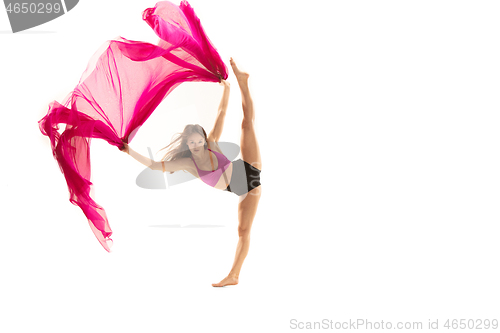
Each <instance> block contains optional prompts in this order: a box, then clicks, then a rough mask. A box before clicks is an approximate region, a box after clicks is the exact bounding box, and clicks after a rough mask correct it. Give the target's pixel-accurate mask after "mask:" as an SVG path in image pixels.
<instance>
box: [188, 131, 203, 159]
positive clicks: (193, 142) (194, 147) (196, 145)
mask: <svg viewBox="0 0 500 333" xmlns="http://www.w3.org/2000/svg"><path fill="white" fill-rule="evenodd" d="M187 145H188V147H189V150H191V153H192V154H194V155H196V154H200V153H203V150H204V147H203V146H204V145H205V138H204V137H203V136H202V135H200V134H198V133H193V134H191V135H190V136H189V137H188V139H187Z"/></svg>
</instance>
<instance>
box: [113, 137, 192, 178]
mask: <svg viewBox="0 0 500 333" xmlns="http://www.w3.org/2000/svg"><path fill="white" fill-rule="evenodd" d="M123 144H124V146H125V148H124V149H123V150H122V151H123V152H125V153H127V154H129V155H130V156H132V157H133V158H135V159H136V160H137V161H139V162H140V163H142V164H144V165H145V166H147V167H148V168H150V169H151V170H159V171H163V165H164V166H165V171H167V172H175V171H179V170H185V168H186V166H185V160H184V159H178V160H175V161H163V165H162V162H159V161H153V160H152V159H150V158H148V157H146V156H143V155H141V154H139V153H138V152H136V151H135V150H133V149H132V148H130V146H129V145H128V144H126V143H123Z"/></svg>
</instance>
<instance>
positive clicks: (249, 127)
mask: <svg viewBox="0 0 500 333" xmlns="http://www.w3.org/2000/svg"><path fill="white" fill-rule="evenodd" d="M230 63H231V67H232V68H233V72H234V75H235V76H236V79H237V80H238V85H239V87H240V90H241V97H242V106H243V122H242V125H241V139H240V146H241V157H242V159H240V160H237V161H234V162H231V161H229V160H228V159H227V158H226V157H225V156H224V155H223V154H222V151H221V150H220V148H219V146H218V144H217V142H218V141H219V138H220V136H221V134H222V129H223V127H224V118H225V116H226V109H227V105H228V100H229V83H228V82H227V81H225V80H222V81H221V85H223V86H224V93H223V96H222V100H221V103H220V106H219V112H218V115H217V118H216V120H215V125H214V127H213V129H212V130H211V131H210V133H209V135H208V137H207V135H206V132H205V130H204V129H203V128H202V127H201V126H200V125H187V126H186V127H185V128H184V131H183V132H182V134H181V135H180V136H179V137H178V138H177V139H176V140H174V141H173V142H171V143H170V144H169V145H168V146H166V147H165V148H168V147H171V148H170V149H169V151H168V152H167V154H166V155H165V156H164V158H163V159H162V162H157V161H152V160H151V159H149V158H147V157H145V156H143V155H141V154H139V153H137V152H136V151H134V150H132V149H131V148H130V147H129V146H128V145H127V144H126V143H124V145H125V146H124V149H123V151H125V152H127V153H128V154H129V155H130V156H132V157H133V158H135V159H136V160H137V161H139V162H141V163H142V164H144V165H146V166H147V167H149V168H151V169H152V170H162V171H163V172H165V171H168V172H170V173H173V172H174V171H179V170H186V171H188V172H189V173H191V174H193V175H194V176H195V177H198V178H200V179H201V180H202V181H203V182H205V183H206V184H208V185H210V186H212V187H214V188H216V189H221V190H225V191H230V192H233V193H235V194H236V195H238V196H239V197H240V199H239V203H238V236H239V240H238V245H237V247H236V255H235V258H234V263H233V266H232V268H231V270H230V272H229V274H228V275H227V277H225V278H224V279H222V280H221V281H220V282H219V283H213V284H212V286H214V287H223V286H226V285H235V284H238V279H239V275H240V270H241V266H242V265H243V261H244V260H245V257H246V256H247V253H248V249H249V246H250V228H251V227H252V222H253V219H254V217H255V214H256V212H257V206H258V203H259V200H260V196H261V191H262V186H261V185H260V171H261V170H262V162H261V158H260V151H259V145H258V143H257V138H256V135H255V130H254V119H255V114H254V109H253V102H252V98H251V97H250V91H249V89H248V77H249V75H248V74H247V73H244V72H242V71H240V70H239V69H238V67H237V66H236V64H235V63H234V61H233V59H232V58H231V60H230ZM165 148H163V149H165ZM248 194H249V195H248Z"/></svg>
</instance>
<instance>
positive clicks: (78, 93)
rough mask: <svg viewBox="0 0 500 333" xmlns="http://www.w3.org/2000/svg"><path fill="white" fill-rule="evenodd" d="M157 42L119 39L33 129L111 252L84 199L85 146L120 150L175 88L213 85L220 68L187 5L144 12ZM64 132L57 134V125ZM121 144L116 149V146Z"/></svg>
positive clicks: (103, 227)
mask: <svg viewBox="0 0 500 333" xmlns="http://www.w3.org/2000/svg"><path fill="white" fill-rule="evenodd" d="M142 18H143V20H145V21H146V22H147V23H148V24H149V26H150V27H151V28H152V29H153V30H154V32H155V33H156V34H157V35H158V37H160V40H159V42H158V45H153V44H150V43H145V42H140V41H132V40H127V39H125V38H122V37H119V38H117V39H115V40H110V41H107V42H106V43H105V44H104V45H103V46H102V47H101V48H100V49H99V50H98V51H97V52H96V53H95V54H94V55H93V56H92V58H91V59H90V61H89V64H88V66H87V69H86V70H85V72H84V73H83V75H82V78H81V79H80V82H79V84H78V85H77V86H76V88H75V89H74V91H73V92H71V93H70V94H69V95H68V96H67V97H66V99H65V100H64V102H63V103H62V104H60V103H58V102H57V101H53V102H52V103H50V105H49V111H48V112H47V115H46V116H45V117H43V118H42V119H41V120H40V121H39V122H38V123H39V127H40V130H41V132H42V133H43V134H44V135H46V136H48V137H49V138H50V142H51V146H52V153H53V155H54V158H55V159H56V160H57V162H58V164H59V167H60V169H61V171H62V173H63V174H64V177H65V178H66V182H67V184H68V189H69V194H70V199H69V200H70V202H71V203H73V204H74V205H78V206H79V207H80V208H81V209H82V211H83V212H84V213H85V216H86V217H87V219H88V221H89V224H90V228H91V229H92V231H93V232H94V234H95V236H96V237H97V239H98V240H99V242H100V243H101V245H102V246H103V247H104V249H106V251H108V252H110V251H111V249H110V248H111V246H112V244H113V241H112V239H111V238H110V236H111V234H112V231H111V228H110V226H109V223H108V219H107V216H106V212H105V211H104V209H103V208H102V207H101V206H99V205H98V204H97V203H96V202H95V201H94V200H93V199H92V198H91V197H90V186H91V185H93V183H92V182H90V174H91V169H90V150H89V148H90V140H91V138H100V139H103V140H106V141H107V142H108V143H109V144H111V145H114V146H116V147H118V148H119V149H123V147H124V145H123V142H126V143H129V142H131V141H132V139H133V137H134V135H135V134H136V133H137V131H138V129H139V128H140V126H141V125H142V124H143V123H144V122H145V121H146V120H147V119H148V117H149V116H150V115H151V113H152V112H153V111H154V110H155V108H156V107H157V106H158V104H160V102H161V101H162V100H163V99H164V98H165V97H166V96H167V95H168V94H169V93H170V92H171V91H172V90H173V89H174V88H175V87H177V86H178V85H179V84H181V83H182V82H188V81H207V82H219V81H220V80H221V79H227V68H226V66H225V65H224V62H223V61H222V59H221V58H220V56H219V54H218V53H217V50H216V49H215V48H214V47H213V45H212V43H211V42H210V40H209V39H208V37H207V35H206V34H205V32H204V30H203V28H202V26H201V24H200V20H199V19H198V17H197V16H196V14H195V13H194V11H193V8H192V7H191V6H190V5H189V3H188V2H187V1H182V2H181V4H180V5H179V6H176V5H175V4H173V3H171V2H168V1H162V2H158V3H157V4H156V6H155V7H154V8H148V9H146V10H145V11H144V12H143V15H142ZM62 123H64V124H66V127H65V129H64V130H63V131H62V133H61V134H60V133H59V132H58V130H59V124H62ZM122 141H123V142H122Z"/></svg>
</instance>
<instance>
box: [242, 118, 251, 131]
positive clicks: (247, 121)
mask: <svg viewBox="0 0 500 333" xmlns="http://www.w3.org/2000/svg"><path fill="white" fill-rule="evenodd" d="M241 129H246V130H252V129H253V119H247V118H243V121H242V122H241Z"/></svg>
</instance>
